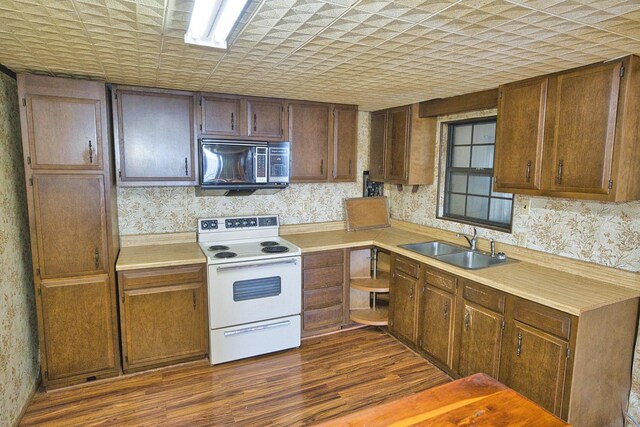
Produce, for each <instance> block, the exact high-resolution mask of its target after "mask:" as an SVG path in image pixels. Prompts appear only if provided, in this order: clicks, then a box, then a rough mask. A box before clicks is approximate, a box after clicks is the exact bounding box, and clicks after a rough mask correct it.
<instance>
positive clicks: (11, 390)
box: [0, 72, 39, 426]
mask: <svg viewBox="0 0 640 427" xmlns="http://www.w3.org/2000/svg"><path fill="white" fill-rule="evenodd" d="M0 153H2V156H0V272H1V274H0V396H2V399H0V425H1V426H10V425H12V424H14V423H15V422H16V421H17V417H18V416H19V415H20V413H21V411H22V409H23V407H24V406H25V405H26V404H27V403H28V402H27V399H28V398H29V396H30V394H31V392H32V390H33V388H34V387H35V382H36V378H37V376H38V369H39V368H38V342H37V329H36V318H35V317H36V309H35V301H34V291H33V277H32V273H31V253H30V247H29V226H28V222H27V221H28V219H27V218H28V217H27V201H26V197H25V196H26V194H25V187H24V167H23V163H22V145H21V141H20V117H19V111H18V93H17V87H16V81H15V80H14V79H13V78H11V77H8V76H7V75H5V74H3V73H1V72H0Z"/></svg>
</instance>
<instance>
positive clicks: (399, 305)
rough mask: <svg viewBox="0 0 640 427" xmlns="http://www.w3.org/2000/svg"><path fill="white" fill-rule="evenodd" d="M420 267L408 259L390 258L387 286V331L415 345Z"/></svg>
mask: <svg viewBox="0 0 640 427" xmlns="http://www.w3.org/2000/svg"><path fill="white" fill-rule="evenodd" d="M419 278H420V265H419V264H418V263H417V262H415V261H412V260H409V259H408V258H403V257H399V256H395V255H394V256H392V258H391V283H390V285H389V331H391V332H392V333H393V334H394V335H396V336H398V337H400V338H403V339H404V340H406V341H408V342H411V343H415V342H416V333H417V323H416V317H417V309H418V283H419Z"/></svg>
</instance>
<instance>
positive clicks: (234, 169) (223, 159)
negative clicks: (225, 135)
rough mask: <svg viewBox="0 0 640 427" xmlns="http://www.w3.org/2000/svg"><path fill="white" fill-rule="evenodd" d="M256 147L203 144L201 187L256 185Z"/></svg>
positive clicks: (234, 144)
mask: <svg viewBox="0 0 640 427" xmlns="http://www.w3.org/2000/svg"><path fill="white" fill-rule="evenodd" d="M255 150H256V147H255V146H254V145H248V144H242V143H224V142H207V143H205V142H203V144H202V145H201V167H202V169H201V173H200V176H201V178H200V184H201V185H205V186H206V185H232V184H233V185H238V184H255V181H256V180H255V172H254V157H255Z"/></svg>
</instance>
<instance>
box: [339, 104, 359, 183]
mask: <svg viewBox="0 0 640 427" xmlns="http://www.w3.org/2000/svg"><path fill="white" fill-rule="evenodd" d="M357 146H358V107H356V106H347V105H338V106H335V107H334V109H333V181H355V179H356V168H357V157H356V152H357Z"/></svg>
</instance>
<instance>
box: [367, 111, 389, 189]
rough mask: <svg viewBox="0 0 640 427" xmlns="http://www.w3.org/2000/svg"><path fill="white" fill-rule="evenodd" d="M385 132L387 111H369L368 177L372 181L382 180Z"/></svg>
mask: <svg viewBox="0 0 640 427" xmlns="http://www.w3.org/2000/svg"><path fill="white" fill-rule="evenodd" d="M386 134H387V112H386V111H378V112H375V113H371V145H370V147H369V150H370V152H369V178H370V179H371V180H372V181H382V180H384V170H385V152H386V145H385V140H386Z"/></svg>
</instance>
